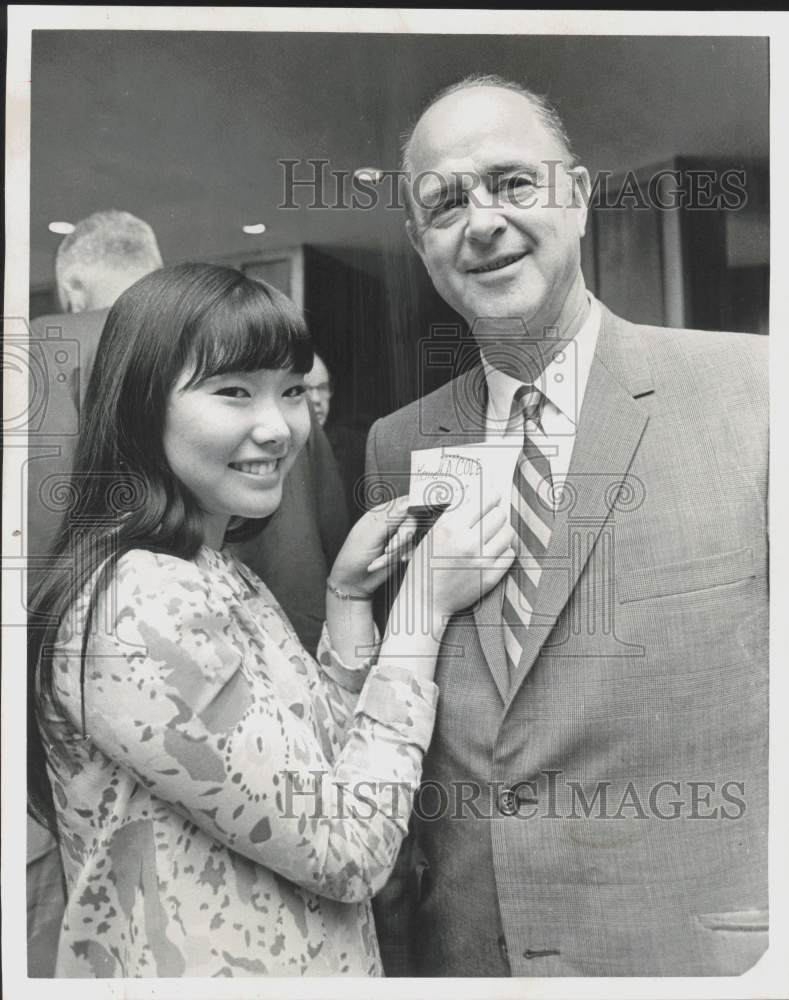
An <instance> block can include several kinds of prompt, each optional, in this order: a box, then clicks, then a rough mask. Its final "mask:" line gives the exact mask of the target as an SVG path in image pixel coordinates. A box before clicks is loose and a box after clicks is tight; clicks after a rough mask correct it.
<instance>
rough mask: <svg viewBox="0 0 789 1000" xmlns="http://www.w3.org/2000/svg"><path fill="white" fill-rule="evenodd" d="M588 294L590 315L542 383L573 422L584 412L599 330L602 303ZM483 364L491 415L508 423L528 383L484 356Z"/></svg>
mask: <svg viewBox="0 0 789 1000" xmlns="http://www.w3.org/2000/svg"><path fill="white" fill-rule="evenodd" d="M586 294H587V296H588V299H589V314H588V316H587V317H586V319H585V320H584V323H583V325H582V326H581V328H580V330H579V331H578V333H577V334H576V335H575V337H573V339H572V341H571V345H570V347H569V348H568V350H567V351H566V352H563V353H564V355H565V356H564V357H559V358H556V359H554V360H553V361H551V362H550V363H549V364H548V365H547V366H546V368H545V371H544V372H543V376H542V378H541V379H540V386H539V388H540V389H541V390H542V392H543V393H544V394H545V396H546V398H547V399H548V400H549V402H550V403H552V404H553V406H555V407H556V409H557V410H559V411H560V412H561V413H563V414H564V415H565V416H566V417H568V418H569V419H570V420H571V421H572V422H573V423H576V415H577V414H578V413H580V411H581V403H582V402H583V397H584V393H585V392H586V383H587V382H588V380H589V371H590V369H591V367H592V358H593V357H594V352H595V347H596V346H597V337H598V334H599V333H600V304H599V303H598V301H597V299H596V298H595V297H594V296H593V295H591V294H590V293H589V292H587V293H586ZM568 361H569V362H570V363H569V364H568ZM482 366H483V368H484V371H485V379H486V381H487V384H488V403H489V414H488V415H489V417H492V418H493V419H494V420H497V421H501V422H502V424H503V425H506V423H507V422H508V421H509V418H510V412H511V410H512V400H513V398H514V396H515V393H516V392H517V391H518V389H520V388H521V386H523V385H526V384H527V383H525V382H521V381H519V380H518V379H516V378H513V377H512V376H511V375H507V374H505V372H503V371H500V370H499V369H498V368H494V367H493V366H492V365H491V364H489V363H488V362H487V361H486V360H485V357H484V355H483V356H482ZM557 376H558V377H557Z"/></svg>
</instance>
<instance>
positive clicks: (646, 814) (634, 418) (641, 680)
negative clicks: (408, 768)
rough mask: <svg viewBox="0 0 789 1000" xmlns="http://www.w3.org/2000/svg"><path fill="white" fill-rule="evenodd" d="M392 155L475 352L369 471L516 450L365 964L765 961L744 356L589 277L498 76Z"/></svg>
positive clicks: (628, 969) (538, 126) (580, 216)
mask: <svg viewBox="0 0 789 1000" xmlns="http://www.w3.org/2000/svg"><path fill="white" fill-rule="evenodd" d="M404 168H405V170H406V172H407V174H408V175H409V176H410V180H411V187H410V188H409V191H410V198H409V218H408V222H407V229H408V235H409V238H410V240H411V243H412V244H413V247H414V249H415V250H416V252H417V253H418V254H419V256H420V258H421V260H422V262H423V263H424V265H425V267H426V269H427V271H428V273H429V275H430V278H431V280H432V282H433V284H434V286H435V288H436V289H437V291H438V292H439V293H440V294H441V295H442V297H443V298H444V299H445V300H446V301H447V302H448V303H449V304H450V305H451V306H452V307H453V308H454V309H455V310H456V311H457V312H458V313H460V315H461V316H462V317H463V318H464V319H465V321H466V322H467V324H468V326H469V328H470V330H471V335H472V336H473V341H471V338H465V339H463V338H461V341H462V342H459V343H458V344H457V345H455V347H456V377H455V378H454V379H453V380H452V381H451V382H450V383H449V384H447V385H446V386H444V387H443V388H441V389H439V390H438V391H436V392H434V393H432V394H431V395H429V396H427V397H425V398H423V399H421V400H418V401H417V402H415V403H413V404H411V405H410V406H407V407H405V408H404V409H402V410H400V411H398V412H397V413H394V414H392V415H391V416H389V417H386V418H385V419H383V420H380V421H378V422H377V423H376V424H375V425H374V426H373V427H372V429H371V432H370V435H369V439H368V449H367V468H368V472H369V473H370V474H371V475H372V476H373V477H375V478H377V479H378V480H380V481H382V482H385V483H386V484H388V486H389V487H390V488H391V489H393V490H394V492H395V493H398V494H399V493H405V492H407V491H408V488H409V469H410V466H411V458H412V454H413V453H414V452H418V451H421V450H423V449H435V448H440V447H443V448H444V449H445V450H448V451H449V452H451V451H452V450H453V449H454V448H456V447H458V446H463V445H472V444H479V443H480V442H487V444H488V445H489V446H492V447H493V446H495V447H497V448H499V447H500V448H502V449H505V448H513V447H514V451H515V455H514V457H513V468H514V472H513V477H512V482H511V485H510V484H508V490H509V491H510V504H511V519H512V525H513V528H514V529H515V535H516V545H517V556H516V559H515V562H514V563H513V567H512V568H511V570H510V571H509V573H508V574H507V576H506V577H505V579H504V580H502V582H501V584H500V585H499V586H498V587H497V588H495V589H494V590H492V591H491V592H490V593H489V594H488V595H487V596H486V597H485V598H484V599H483V600H482V601H481V602H480V603H479V604H478V605H476V606H474V607H471V608H468V609H467V610H466V611H464V612H462V613H460V614H457V615H455V616H454V617H453V618H452V620H451V621H450V624H449V627H448V628H447V631H446V633H445V635H444V641H443V645H442V654H441V657H440V659H439V663H438V667H437V670H436V681H437V683H438V685H439V688H440V692H441V693H440V698H439V705H438V716H437V722H436V730H435V733H434V736H433V741H432V744H431V746H430V750H429V753H428V754H427V756H426V759H425V764H424V775H423V788H422V794H421V798H420V800H419V801H418V803H417V808H416V811H415V827H416V836H417V840H416V842H413V841H412V843H411V844H410V845H409V846H408V847H407V848H406V849H405V850H404V852H403V857H402V863H401V866H400V870H399V873H398V876H397V877H396V878H395V879H394V880H393V881H392V883H391V884H390V886H389V887H387V890H386V891H385V893H384V895H383V896H382V897H380V898H379V900H378V905H377V909H376V916H377V922H378V928H379V935H380V938H381V942H382V949H383V954H384V957H385V963H386V967H387V972H388V973H389V974H390V975H391V974H410V975H433V976H459V975H463V976H509V975H513V976H638V975H647V976H690V975H737V974H739V973H741V972H744V971H745V970H746V969H748V968H750V967H751V966H752V965H753V964H754V962H755V961H756V960H757V959H758V957H759V956H760V955H761V954H762V953H763V952H764V950H765V948H766V947H767V857H766V848H767V837H766V833H767V731H768V724H767V722H768V720H767V665H768V661H767V609H768V604H767V562H766V555H767V537H766V524H767V509H766V497H767V411H766V401H767V381H766V372H767V367H766V346H767V345H766V342H765V341H764V339H763V338H760V337H754V336H748V335H740V334H730V333H726V334H721V333H713V332H707V331H703V332H700V331H693V330H667V329H661V328H654V327H643V326H636V325H633V324H631V323H628V322H626V321H625V320H623V319H620V318H618V317H617V316H614V315H613V314H612V313H610V312H609V311H608V310H607V309H606V308H605V306H604V305H603V304H602V303H600V302H598V301H597V300H596V299H595V298H594V297H593V296H591V295H590V294H589V293H588V291H587V289H586V288H585V286H584V279H583V275H582V273H581V266H580V240H581V238H582V236H583V235H584V232H585V228H586V214H587V204H586V202H587V196H588V192H589V190H590V181H589V175H588V173H587V172H586V170H585V169H584V168H583V166H582V165H581V164H580V162H579V161H578V159H577V158H576V156H575V155H574V153H573V151H572V148H571V146H570V142H569V139H568V137H567V135H566V132H565V130H564V127H563V125H562V123H561V120H560V119H559V117H558V115H557V114H556V112H555V110H554V109H553V108H551V107H550V106H549V105H548V104H547V103H546V102H545V101H544V100H543V99H542V98H540V97H538V96H537V95H535V94H533V93H531V92H529V91H527V90H525V89H523V88H521V87H519V86H518V85H516V84H513V83H510V82H508V81H505V80H501V79H499V78H490V77H486V78H471V79H467V80H465V81H462V82H461V83H460V84H458V85H455V86H453V87H451V88H449V89H448V90H447V91H445V92H443V93H442V94H440V95H439V96H438V97H437V98H436V99H435V100H434V101H433V102H432V103H431V104H430V105H429V107H428V108H427V109H426V111H425V112H424V113H423V115H422V116H421V118H420V119H419V121H418V123H417V125H416V127H415V129H414V130H413V132H412V133H411V135H410V137H409V139H408V142H407V144H406V147H405V159H404ZM474 342H475V343H476V346H477V348H478V349H479V350H478V351H470V350H467V349H466V348H467V347H468V345H469V343H472V344H473V343H474ZM440 346H441V348H442V350H443V352H444V355H446V353H447V351H448V350H449V349H451V345H448V344H447V343H446V342H443V341H442V344H441V345H440ZM444 363H445V360H444V361H442V364H444Z"/></svg>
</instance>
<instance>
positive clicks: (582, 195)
mask: <svg viewBox="0 0 789 1000" xmlns="http://www.w3.org/2000/svg"><path fill="white" fill-rule="evenodd" d="M568 172H569V174H570V185H571V191H572V194H571V197H572V203H573V205H575V207H576V210H577V213H578V214H577V216H576V218H577V222H578V235H579V236H583V235H584V234H585V233H586V219H587V216H588V214H589V199H590V197H591V191H592V183H591V181H590V179H589V171H588V170H587V169H586V167H573V168H572V170H570V171H568Z"/></svg>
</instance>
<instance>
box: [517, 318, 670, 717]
mask: <svg viewBox="0 0 789 1000" xmlns="http://www.w3.org/2000/svg"><path fill="white" fill-rule="evenodd" d="M601 311H602V321H601V329H600V334H599V337H598V342H597V347H596V350H595V356H594V360H593V362H592V367H591V370H590V372H589V380H588V382H587V385H586V392H585V394H584V400H583V407H582V410H581V417H580V420H579V426H578V431H577V435H576V440H575V446H574V448H573V454H572V460H571V462H570V470H569V473H568V477H567V483H568V493H567V494H566V495H565V498H564V502H563V503H562V504H560V509H559V510H558V511H557V514H556V519H555V521H554V527H553V532H552V534H551V541H550V543H549V546H548V552H547V555H546V560H545V567H546V569H545V571H544V572H543V577H542V581H541V583H540V588H539V590H538V593H537V601H536V607H535V609H534V617H533V622H534V624H533V626H532V627H531V628H530V629H529V630H528V632H527V638H526V645H525V647H524V651H523V657H522V658H521V663H520V666H519V669H518V672H517V674H516V676H515V677H514V678H513V682H512V685H511V688H510V690H509V693H508V697H507V699H506V700H507V701H508V702H511V701H512V699H513V698H514V697H515V695H516V694H517V691H518V689H519V687H520V685H521V684H522V683H523V680H524V679H525V677H526V675H527V674H528V672H529V670H530V669H531V667H532V666H533V664H534V661H535V660H536V658H537V656H538V655H539V653H540V650H541V649H542V647H543V645H544V643H545V640H546V639H547V638H548V635H549V634H550V632H551V629H552V628H553V627H554V626H555V624H556V621H557V619H558V617H559V615H560V614H561V612H562V610H563V609H564V607H565V605H566V604H567V601H568V600H569V598H570V595H571V594H572V592H573V589H574V588H575V586H576V584H577V582H578V579H579V577H580V575H581V573H582V572H583V569H584V567H585V566H586V563H587V562H588V559H589V556H590V554H591V551H592V549H593V547H594V544H595V542H596V540H597V538H598V536H599V534H600V532H601V530H602V528H603V525H604V524H605V522H606V520H607V519H608V517H609V516H610V513H611V505H612V500H613V498H614V497H615V495H616V484H617V483H621V482H622V480H623V479H624V478H625V476H626V475H627V472H628V469H629V468H630V466H631V464H632V461H633V458H634V455H635V453H636V450H637V448H638V444H639V442H640V440H641V437H642V435H643V433H644V428H645V426H646V423H647V419H648V418H647V416H646V414H645V412H644V409H643V407H642V406H640V405H639V404H638V403H636V402H635V398H634V397H638V396H643V395H646V394H648V393H650V392H652V380H651V375H650V372H649V369H648V367H647V365H646V363H645V361H644V359H643V353H642V352H641V351H640V350H639V344H638V339H639V338H638V337H635V336H628V334H627V328H628V327H630V329H633V328H632V327H631V325H630V324H627V323H625V322H624V321H622V320H619V319H617V317H615V316H613V314H611V313H609V312H608V310H606V309H602V310H601ZM634 341H635V342H634ZM573 522H575V525H576V528H580V526H581V525H582V526H583V531H582V535H583V542H584V544H583V546H582V547H581V549H580V552H579V551H577V546H572V545H571V542H570V538H571V534H572V531H573ZM573 549H575V550H576V552H575V555H573ZM553 567H555V569H554V568H553ZM497 589H498V588H497Z"/></svg>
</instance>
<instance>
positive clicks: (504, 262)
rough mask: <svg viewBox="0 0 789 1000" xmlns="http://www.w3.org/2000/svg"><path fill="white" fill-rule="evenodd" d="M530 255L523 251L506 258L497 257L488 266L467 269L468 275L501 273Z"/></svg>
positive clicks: (482, 265) (508, 255)
mask: <svg viewBox="0 0 789 1000" xmlns="http://www.w3.org/2000/svg"><path fill="white" fill-rule="evenodd" d="M527 253H528V250H522V251H520V252H519V253H511V254H507V255H506V256H504V257H501V256H500V257H496V258H495V260H492V261H489V262H488V263H487V264H481V265H480V266H479V267H470V268H467V272H468V274H487V273H488V272H489V271H501V270H502V269H503V268H505V267H509V266H510V265H511V264H515V263H516V262H517V261H519V260H523V258H524V257H525V256H526V254H527Z"/></svg>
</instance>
